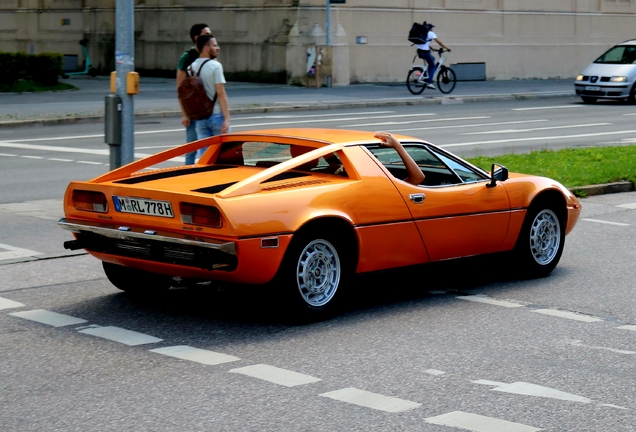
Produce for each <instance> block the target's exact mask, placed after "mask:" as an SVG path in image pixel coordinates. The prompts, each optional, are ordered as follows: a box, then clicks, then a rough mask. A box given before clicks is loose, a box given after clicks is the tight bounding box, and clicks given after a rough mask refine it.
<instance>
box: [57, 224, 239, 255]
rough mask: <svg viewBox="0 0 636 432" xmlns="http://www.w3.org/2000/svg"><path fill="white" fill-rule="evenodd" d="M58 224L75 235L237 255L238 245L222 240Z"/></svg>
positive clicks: (96, 226) (94, 225)
mask: <svg viewBox="0 0 636 432" xmlns="http://www.w3.org/2000/svg"><path fill="white" fill-rule="evenodd" d="M57 224H58V225H59V227H60V228H62V229H65V230H67V231H72V232H75V233H82V232H89V233H93V234H98V235H102V236H104V237H109V238H114V239H120V240H132V239H143V240H152V241H154V242H163V243H173V244H179V245H185V246H193V247H198V248H205V249H214V250H218V251H220V252H223V253H226V254H229V255H236V243H234V242H224V241H221V240H213V239H205V241H199V240H190V239H184V238H179V237H169V236H166V235H156V234H146V233H145V232H144V231H146V230H145V229H144V228H141V229H140V231H139V232H136V231H133V230H130V231H121V230H119V227H116V225H113V228H106V227H104V226H98V225H97V224H91V223H89V222H82V223H78V222H71V221H68V220H66V219H65V218H62V219H60V220H59V222H58V223H57Z"/></svg>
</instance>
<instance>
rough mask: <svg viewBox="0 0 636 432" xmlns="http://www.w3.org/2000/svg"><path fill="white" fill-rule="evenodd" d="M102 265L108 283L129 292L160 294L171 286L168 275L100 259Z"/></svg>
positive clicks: (170, 279)
mask: <svg viewBox="0 0 636 432" xmlns="http://www.w3.org/2000/svg"><path fill="white" fill-rule="evenodd" d="M102 266H103V267H104V273H106V277H107V278H108V280H109V281H110V283H112V284H113V285H115V287H117V288H119V289H120V290H122V291H125V292H127V293H130V294H160V293H164V292H165V291H168V289H169V288H170V286H172V278H171V277H170V276H168V275H164V274H159V273H151V272H147V271H144V270H139V269H134V268H130V267H124V266H121V265H117V264H112V263H109V262H105V261H102Z"/></svg>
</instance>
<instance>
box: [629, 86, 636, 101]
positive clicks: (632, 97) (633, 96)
mask: <svg viewBox="0 0 636 432" xmlns="http://www.w3.org/2000/svg"><path fill="white" fill-rule="evenodd" d="M627 103H630V104H632V105H636V83H634V85H633V86H632V90H631V91H630V92H629V97H628V98H627Z"/></svg>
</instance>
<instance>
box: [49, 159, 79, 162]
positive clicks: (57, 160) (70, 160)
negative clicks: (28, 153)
mask: <svg viewBox="0 0 636 432" xmlns="http://www.w3.org/2000/svg"><path fill="white" fill-rule="evenodd" d="M49 160H51V161H56V162H75V161H74V160H73V159H61V158H49Z"/></svg>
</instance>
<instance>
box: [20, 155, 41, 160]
mask: <svg viewBox="0 0 636 432" xmlns="http://www.w3.org/2000/svg"><path fill="white" fill-rule="evenodd" d="M20 157H21V158H25V159H44V158H43V157H42V156H28V155H21V156H20Z"/></svg>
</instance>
